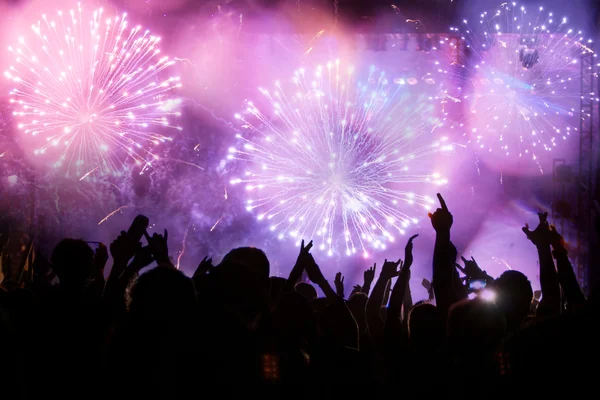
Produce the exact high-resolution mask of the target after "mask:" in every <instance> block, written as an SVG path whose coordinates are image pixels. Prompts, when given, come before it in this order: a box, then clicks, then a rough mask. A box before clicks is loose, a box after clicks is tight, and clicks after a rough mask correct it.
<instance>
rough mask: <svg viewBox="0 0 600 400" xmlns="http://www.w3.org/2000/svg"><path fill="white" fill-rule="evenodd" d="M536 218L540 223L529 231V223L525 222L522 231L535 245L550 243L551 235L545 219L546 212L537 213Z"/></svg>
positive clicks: (546, 216) (546, 217)
mask: <svg viewBox="0 0 600 400" xmlns="http://www.w3.org/2000/svg"><path fill="white" fill-rule="evenodd" d="M538 218H539V220H540V223H539V224H538V226H537V228H535V230H533V231H530V230H529V225H528V224H525V226H524V227H523V228H522V229H523V232H524V233H525V235H526V236H527V239H529V240H531V242H532V243H533V244H534V245H536V246H544V245H550V239H551V237H550V229H549V227H548V221H547V219H548V213H547V212H545V213H538Z"/></svg>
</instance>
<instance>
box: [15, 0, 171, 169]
mask: <svg viewBox="0 0 600 400" xmlns="http://www.w3.org/2000/svg"><path fill="white" fill-rule="evenodd" d="M54 18H55V19H54ZM31 32H32V35H30V37H20V38H19V44H18V45H17V46H14V47H10V48H9V51H10V53H11V54H12V55H13V56H14V57H15V64H14V65H13V66H11V67H10V68H9V69H8V70H7V71H6V72H5V76H6V77H7V78H9V79H11V80H12V81H13V82H14V83H15V84H16V87H15V88H14V89H13V90H12V91H11V92H10V94H11V97H12V98H11V102H12V103H13V104H14V105H15V106H16V110H15V111H14V113H13V114H14V115H15V116H16V117H17V118H18V119H19V123H18V128H19V129H20V130H21V131H22V132H24V133H25V135H26V137H25V138H24V141H25V142H26V143H27V146H28V147H29V146H31V147H33V153H34V154H36V155H38V156H42V155H47V156H49V157H50V159H51V160H52V164H53V166H54V167H56V168H61V169H64V170H65V171H66V174H67V176H70V175H71V174H73V175H75V176H76V177H81V176H83V175H85V174H86V173H87V172H89V171H90V170H92V169H94V168H98V167H99V170H100V171H102V172H104V173H107V172H110V173H115V174H118V173H119V171H120V170H121V169H122V167H123V166H124V165H126V163H127V162H128V161H131V160H133V161H134V162H136V163H148V162H151V161H152V160H154V159H156V158H158V156H157V155H156V154H154V152H153V150H152V149H153V148H154V147H156V146H157V145H159V144H161V143H164V142H166V141H169V140H170V138H169V136H166V135H165V132H167V131H168V128H176V129H181V127H177V126H174V125H172V121H171V119H173V118H174V117H177V116H179V115H180V113H179V111H178V109H179V103H180V100H179V99H177V98H174V97H171V96H170V94H171V93H172V90H173V89H175V88H178V87H181V83H180V79H179V78H178V77H167V78H162V75H163V73H164V70H166V69H167V68H169V67H170V66H171V65H173V63H174V61H171V60H169V58H168V57H166V56H161V55H160V50H159V48H158V44H159V42H160V38H159V37H157V36H153V35H150V33H149V31H144V30H142V28H141V27H140V26H136V27H133V28H128V23H127V20H126V14H122V15H119V16H116V17H114V18H107V17H105V16H104V13H103V10H102V9H98V10H94V11H93V12H91V14H86V13H85V12H84V10H83V9H82V7H81V5H80V4H78V7H77V8H76V9H75V10H70V11H69V12H66V13H63V12H61V11H58V13H57V14H56V16H55V17H50V16H46V15H43V16H42V19H41V21H38V22H37V23H36V24H34V25H32V26H31Z"/></svg>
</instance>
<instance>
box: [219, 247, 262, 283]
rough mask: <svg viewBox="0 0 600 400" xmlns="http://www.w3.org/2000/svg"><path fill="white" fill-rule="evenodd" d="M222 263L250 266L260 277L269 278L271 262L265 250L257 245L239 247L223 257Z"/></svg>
mask: <svg viewBox="0 0 600 400" xmlns="http://www.w3.org/2000/svg"><path fill="white" fill-rule="evenodd" d="M221 264H224V265H226V264H237V265H243V266H245V267H247V268H250V269H252V270H253V271H254V273H256V274H257V275H258V276H259V277H260V278H264V279H268V278H269V270H270V268H271V267H270V264H269V259H268V258H267V255H266V254H265V252H264V251H262V250H261V249H257V248H255V247H238V248H236V249H233V250H231V251H230V252H229V253H227V254H226V255H225V257H223V261H221Z"/></svg>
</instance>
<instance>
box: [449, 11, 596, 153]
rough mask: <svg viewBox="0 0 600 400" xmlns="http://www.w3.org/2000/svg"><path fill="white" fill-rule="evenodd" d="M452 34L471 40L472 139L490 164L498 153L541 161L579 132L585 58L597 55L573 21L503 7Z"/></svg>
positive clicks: (467, 58) (467, 49)
mask: <svg viewBox="0 0 600 400" xmlns="http://www.w3.org/2000/svg"><path fill="white" fill-rule="evenodd" d="M452 30H453V31H454V32H457V33H459V34H460V35H461V36H462V39H464V40H465V46H464V53H463V62H464V64H463V65H462V66H463V67H466V70H467V71H468V72H467V73H468V74H469V76H468V77H469V78H470V79H467V81H465V82H463V85H464V87H462V88H461V90H463V91H464V93H463V100H464V101H465V103H466V104H467V105H468V106H467V107H468V109H469V110H468V111H469V120H470V121H469V123H468V124H467V125H468V129H469V132H468V134H467V135H466V136H468V137H469V143H470V144H471V145H472V146H473V148H474V149H475V150H477V151H478V152H485V153H486V154H487V153H491V154H490V155H486V156H485V157H483V160H484V161H485V159H486V158H489V157H493V156H494V155H499V156H502V157H504V156H511V157H517V158H524V159H529V160H534V161H536V162H537V160H538V158H539V157H540V155H541V153H542V152H547V151H551V150H552V149H553V148H555V147H556V146H559V145H560V142H561V141H563V140H566V139H567V138H568V137H569V135H570V134H572V133H574V132H575V131H577V129H578V125H579V111H578V108H579V106H578V104H579V98H580V87H579V76H580V73H581V71H580V65H579V64H580V57H581V56H582V55H583V54H585V53H587V52H591V50H590V49H589V48H588V46H587V45H588V43H587V41H584V39H583V37H582V34H581V32H580V31H575V30H573V29H571V28H570V27H569V26H568V24H567V19H566V18H563V17H559V16H556V15H553V13H552V12H548V11H545V10H544V8H543V7H539V8H535V9H529V8H526V7H524V6H521V5H519V4H517V3H503V4H502V5H501V6H500V7H499V8H498V9H497V10H495V11H493V12H484V13H482V14H481V15H480V18H479V20H478V21H476V23H474V24H471V25H470V24H469V22H467V21H466V20H464V21H463V23H462V24H461V26H460V28H452ZM466 82H468V84H465V83H466ZM504 160H506V158H504Z"/></svg>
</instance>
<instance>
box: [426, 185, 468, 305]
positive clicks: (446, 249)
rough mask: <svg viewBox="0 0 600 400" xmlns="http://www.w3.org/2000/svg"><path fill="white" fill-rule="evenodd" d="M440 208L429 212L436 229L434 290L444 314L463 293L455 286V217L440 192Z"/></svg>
mask: <svg viewBox="0 0 600 400" xmlns="http://www.w3.org/2000/svg"><path fill="white" fill-rule="evenodd" d="M437 197H438V200H439V202H440V208H438V209H437V210H436V211H435V212H434V213H433V214H431V213H430V214H429V218H430V219H431V225H432V226H433V229H435V247H434V249H433V282H432V286H433V292H434V294H435V299H436V303H437V307H438V308H439V309H440V310H441V311H442V313H443V314H444V315H446V314H447V313H448V310H449V309H450V306H451V305H452V304H453V303H455V302H457V301H458V300H461V299H462V298H463V297H462V293H460V292H459V291H458V290H457V289H459V288H456V287H455V280H456V277H457V273H456V269H455V268H454V261H455V254H454V253H455V248H454V246H453V245H452V243H451V242H450V228H451V227H452V223H453V222H454V219H453V217H452V214H450V211H449V210H448V206H447V205H446V202H445V201H444V199H443V198H442V195H441V194H439V193H438V195H437Z"/></svg>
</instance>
